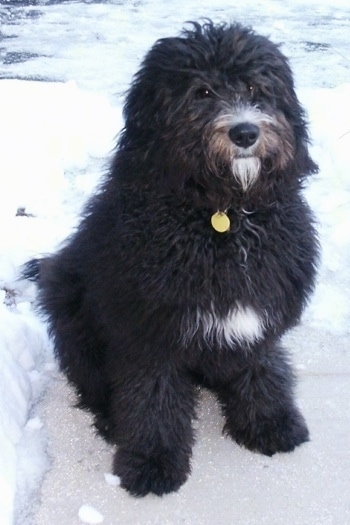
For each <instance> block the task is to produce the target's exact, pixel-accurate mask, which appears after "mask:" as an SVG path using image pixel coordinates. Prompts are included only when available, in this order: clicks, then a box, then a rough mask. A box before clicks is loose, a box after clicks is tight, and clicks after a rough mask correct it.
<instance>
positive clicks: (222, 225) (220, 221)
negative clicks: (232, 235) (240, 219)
mask: <svg viewBox="0 0 350 525" xmlns="http://www.w3.org/2000/svg"><path fill="white" fill-rule="evenodd" d="M226 211H227V210H226ZM226 211H217V212H216V213H214V214H213V215H212V216H211V219H210V222H211V225H212V227H213V228H214V230H215V231H217V232H219V233H225V232H228V231H229V229H230V219H229V217H228V216H227V214H226Z"/></svg>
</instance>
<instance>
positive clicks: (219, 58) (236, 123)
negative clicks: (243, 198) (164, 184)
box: [121, 23, 315, 208]
mask: <svg viewBox="0 0 350 525" xmlns="http://www.w3.org/2000/svg"><path fill="white" fill-rule="evenodd" d="M125 120H126V126H125V132H124V137H123V139H122V142H121V144H122V146H124V147H125V148H126V149H128V148H129V149H130V148H131V149H132V148H135V147H136V149H137V148H139V149H141V150H143V159H148V160H149V162H150V163H152V161H153V162H154V164H155V165H158V166H159V165H162V166H163V173H162V175H163V176H165V177H167V179H168V181H170V183H172V184H176V185H177V186H178V187H179V186H183V185H186V184H192V187H194V186H197V188H202V190H203V192H204V193H205V194H206V197H207V198H208V200H209V201H211V202H212V206H213V207H218V208H223V207H225V206H228V205H229V204H230V201H231V198H232V195H233V194H234V192H236V193H237V191H238V192H241V193H242V192H243V193H249V192H252V191H253V189H254V187H255V188H256V187H257V186H259V184H260V186H261V185H262V184H265V186H268V185H271V183H272V181H273V180H277V179H278V177H280V176H281V173H285V172H286V170H287V171H288V168H289V171H290V173H293V176H294V177H296V178H300V177H301V176H303V175H306V174H308V173H309V172H311V171H313V170H314V169H315V165H314V164H313V162H312V160H311V159H310V158H309V156H308V152H307V130H306V125H305V122H304V118H303V111H302V109H301V107H300V104H299V102H298V100H297V97H296V94H295V92H294V87H293V79H292V74H291V71H290V68H289V65H288V62H287V60H286V58H285V57H284V56H283V54H282V53H281V52H280V51H279V49H278V47H277V46H276V45H274V44H273V43H272V42H270V41H269V40H268V39H267V38H265V37H262V36H259V35H257V34H255V33H254V32H253V31H251V30H249V29H246V28H243V27H242V26H240V25H232V26H224V25H221V26H215V25H213V24H212V23H207V24H204V25H203V26H200V25H199V24H193V29H192V30H190V31H186V32H184V33H183V36H182V37H179V38H166V39H162V40H160V41H158V42H157V43H156V44H155V46H154V47H153V48H152V49H151V51H150V52H149V54H148V55H147V56H146V58H145V60H144V62H143V65H142V67H141V69H140V71H139V72H138V74H137V75H136V76H135V80H134V83H133V85H132V87H131V90H130V92H129V95H128V98H127V101H126V106H125ZM151 171H152V170H151ZM164 174H165V175H164ZM272 174H273V175H272ZM288 176H289V177H291V176H292V175H291V174H289V175H288Z"/></svg>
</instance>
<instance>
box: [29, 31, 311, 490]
mask: <svg viewBox="0 0 350 525" xmlns="http://www.w3.org/2000/svg"><path fill="white" fill-rule="evenodd" d="M124 116H125V127H124V129H123V131H122V133H121V136H120V139H119V144H118V149H117V152H116V155H115V158H114V160H113V164H112V167H111V170H110V174H109V176H108V177H107V179H106V180H105V182H104V184H103V185H102V187H101V189H100V191H99V192H98V194H97V195H96V196H94V197H93V199H92V200H91V201H90V203H89V204H88V206H87V208H86V210H85V214H84V218H83V219H82V222H81V224H80V227H79V228H78V231H77V232H76V234H74V235H73V237H72V238H71V239H70V240H69V241H68V243H67V244H66V246H65V247H64V248H63V249H62V250H61V251H59V252H58V253H57V254H56V255H53V256H52V257H48V258H46V259H42V260H41V261H40V263H35V262H32V265H30V264H29V266H28V268H27V276H28V275H29V276H31V277H34V274H35V271H36V269H35V266H36V265H37V270H38V273H39V277H40V290H41V292H40V295H39V303H40V304H41V306H42V309H43V311H44V312H45V313H46V314H47V316H48V319H49V324H50V329H51V333H52V335H53V337H54V341H55V346H56V352H57V356H58V358H59V361H60V364H61V367H62V369H63V370H64V372H65V373H66V375H67V377H68V379H69V381H70V382H71V383H72V384H73V385H74V386H75V387H76V390H77V393H78V395H79V399H80V406H82V407H84V408H88V409H89V410H91V411H92V412H93V414H94V415H95V422H96V426H97V428H98V429H99V431H100V433H101V434H102V435H103V436H104V437H105V438H106V439H108V440H109V441H110V442H112V443H115V444H117V445H118V450H117V453H116V456H115V461H114V472H115V473H116V474H118V475H119V476H120V478H121V484H122V486H123V487H125V488H126V489H127V490H128V491H129V492H130V493H132V494H135V495H144V494H147V493H148V492H154V493H155V494H159V495H161V494H163V493H166V492H170V491H173V490H177V489H178V488H179V487H180V486H181V485H182V483H184V481H185V480H186V478H187V476H188V474H189V472H190V457H191V447H192V444H193V440H194V437H193V429H192V420H193V418H194V417H195V405H196V391H197V389H196V385H197V384H201V385H204V386H205V387H207V388H210V389H212V390H213V391H214V392H215V393H216V395H217V397H218V400H219V403H220V405H221V407H222V411H223V414H224V416H225V418H226V425H225V431H226V433H227V434H229V435H230V436H231V437H232V439H234V440H235V441H236V442H237V443H239V444H240V445H244V446H245V447H247V448H248V449H250V450H255V451H259V452H262V453H263V454H267V455H272V454H274V453H275V452H279V451H283V452H284V451H291V450H293V449H294V448H295V447H296V446H297V445H300V444H301V443H303V442H305V441H307V440H308V430H307V427H306V425H305V422H304V419H303V417H302V416H301V414H300V413H299V411H298V409H297V408H296V406H295V403H294V400H293V383H294V378H293V373H292V371H291V368H290V365H289V363H288V358H287V357H286V354H285V352H284V351H283V349H282V348H281V346H280V344H279V339H280V337H281V335H282V334H283V333H284V332H285V331H286V330H288V329H289V328H291V327H292V326H294V325H295V324H296V323H297V322H298V320H299V318H300V315H301V313H302V310H303V307H304V306H305V303H306V302H307V298H308V296H309V294H310V292H311V291H312V289H313V286H314V278H315V266H316V262H317V252H318V248H317V241H316V236H315V231H314V227H313V219H312V215H311V213H310V210H309V208H308V206H307V204H306V203H305V201H304V199H303V197H302V194H301V190H302V183H303V180H304V178H305V177H306V176H307V175H309V174H311V173H313V172H316V170H317V166H316V165H315V164H314V162H313V161H312V160H311V159H310V157H309V154H308V148H307V145H308V135H307V128H306V123H305V117H304V113H303V110H302V108H301V106H300V104H299V102H298V100H297V97H296V94H295V92H294V88H293V79H292V74H291V71H290V68H289V66H288V62H287V60H286V58H285V57H284V56H283V54H282V53H281V52H280V51H279V49H278V47H277V46H276V45H274V44H273V43H271V42H270V41H269V40H268V39H267V38H265V37H262V36H259V35H257V34H256V33H254V32H253V31H252V30H250V29H246V28H244V27H242V26H240V25H237V24H234V25H214V24H213V23H211V22H208V23H204V24H203V25H199V24H197V23H194V24H193V26H192V28H191V30H188V31H184V32H183V33H182V34H181V36H180V37H178V38H165V39H162V40H159V41H158V42H157V43H156V44H155V45H154V47H153V48H152V49H151V50H150V52H149V53H148V55H147V56H146V58H145V60H144V62H143V64H142V66H141V69H140V71H139V72H138V73H137V74H136V76H135V78H134V81H133V84H132V86H131V89H130V91H129V93H128V96H127V99H126V105H125V112H124Z"/></svg>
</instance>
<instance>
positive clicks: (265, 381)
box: [217, 342, 309, 456]
mask: <svg viewBox="0 0 350 525" xmlns="http://www.w3.org/2000/svg"><path fill="white" fill-rule="evenodd" d="M233 370H234V372H233V373H232V378H231V381H230V383H229V384H227V383H225V385H223V386H222V387H219V388H218V389H217V392H218V397H219V400H220V403H221V406H222V409H223V413H224V415H225V417H226V425H225V431H226V432H227V433H228V434H229V435H230V436H231V437H232V438H233V439H234V440H235V441H236V442H237V443H238V444H239V445H244V446H245V447H246V448H248V449H250V450H253V451H257V452H261V453H263V454H266V455H268V456H272V455H273V454H274V453H276V452H290V451H292V450H293V449H294V448H295V447H296V446H298V445H300V444H301V443H304V442H305V441H308V439H309V432H308V429H307V426H306V424H305V421H304V418H303V416H302V415H301V414H300V412H299V410H298V408H297V407H296V405H295V402H294V394H293V387H294V378H293V372H292V370H291V367H290V365H289V363H288V359H287V358H286V356H285V355H284V352H283V350H282V349H281V348H279V346H278V345H277V344H276V343H275V342H269V343H267V342H266V343H264V344H261V345H259V346H258V347H256V348H254V349H251V351H249V352H247V353H246V354H241V355H240V356H239V357H238V358H237V357H236V364H235V367H233Z"/></svg>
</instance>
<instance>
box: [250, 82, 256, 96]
mask: <svg viewBox="0 0 350 525" xmlns="http://www.w3.org/2000/svg"><path fill="white" fill-rule="evenodd" d="M256 91H257V90H256V88H255V87H254V86H252V85H251V84H249V85H248V92H249V94H250V96H251V97H252V98H253V97H254V95H256Z"/></svg>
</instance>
